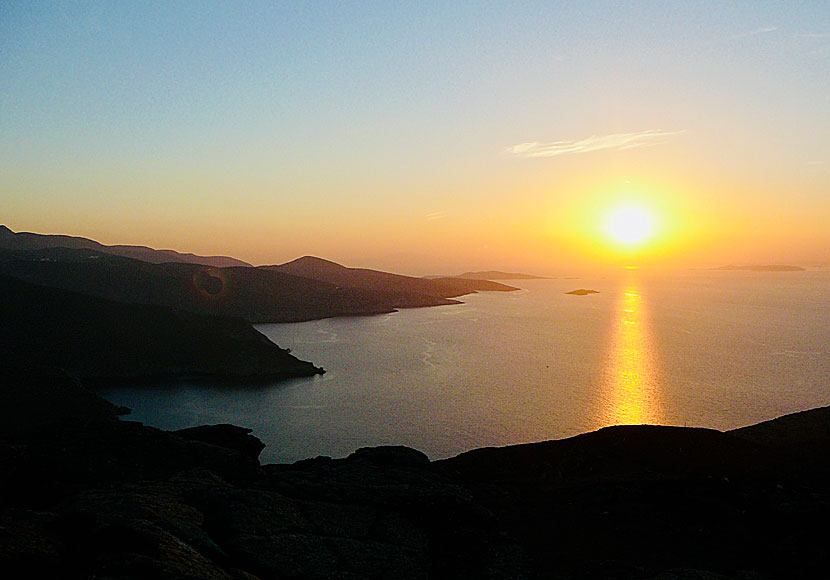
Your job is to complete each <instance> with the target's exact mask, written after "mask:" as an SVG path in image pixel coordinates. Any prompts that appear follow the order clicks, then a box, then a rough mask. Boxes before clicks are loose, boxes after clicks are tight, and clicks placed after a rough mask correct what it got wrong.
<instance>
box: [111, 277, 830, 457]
mask: <svg viewBox="0 0 830 580" xmlns="http://www.w3.org/2000/svg"><path fill="white" fill-rule="evenodd" d="M506 283H508V284H511V285H514V286H517V287H519V288H521V289H520V290H519V291H516V292H480V293H477V294H472V295H468V296H464V297H462V298H461V300H463V304H459V305H453V306H440V307H432V308H416V309H405V310H401V311H399V312H395V313H392V314H386V315H379V316H370V317H354V318H332V319H325V320H317V321H312V322H303V323H292V324H263V325H258V326H257V328H258V330H259V331H260V332H262V333H263V334H265V335H266V336H267V337H268V338H269V339H271V340H272V341H274V342H276V343H277V344H279V345H280V346H282V347H288V348H290V349H291V352H292V353H293V354H294V355H296V356H298V357H299V358H301V359H304V360H309V361H312V362H313V363H314V364H316V365H318V366H322V367H324V368H325V369H326V371H327V372H326V373H325V374H324V375H321V376H316V377H312V378H303V379H292V380H286V381H280V382H266V383H257V384H238V385H228V384H216V383H211V382H206V381H203V380H202V381H199V380H175V381H165V382H163V383H160V384H158V385H155V386H153V387H152V388H148V387H147V386H146V385H145V386H141V387H138V386H124V385H113V386H111V387H109V388H106V389H104V390H103V391H102V392H101V394H102V395H103V396H104V397H105V398H107V399H108V400H110V401H112V402H114V403H116V404H119V405H125V406H127V407H130V408H131V409H132V410H133V412H132V414H131V416H130V417H128V418H129V419H131V420H135V421H141V422H143V423H145V424H148V425H152V426H156V427H160V428H164V429H179V428H184V427H190V426H195V425H203V424H217V423H233V424H236V425H240V426H245V427H249V428H251V429H253V434H254V435H256V436H257V437H259V438H260V439H262V440H263V442H265V444H266V448H265V450H264V451H263V453H262V456H261V459H262V460H263V462H266V463H288V462H294V461H297V460H300V459H306V458H310V457H317V456H330V457H345V456H347V455H348V454H350V453H352V452H353V451H355V450H356V449H358V448H361V447H366V446H377V445H406V446H409V447H414V448H416V449H419V450H421V451H423V452H424V453H426V454H427V455H428V456H429V457H430V458H431V459H440V458H446V457H451V456H454V455H457V454H459V453H462V452H464V451H467V450H470V449H474V448H479V447H486V446H502V445H512V444H518V443H527V442H534V441H543V440H549V439H561V438H565V437H570V436H574V435H577V434H580V433H585V432H588V431H592V430H595V429H599V428H601V427H605V426H609V425H619V424H645V423H648V424H662V425H681V426H697V427H708V428H713V429H720V430H726V429H732V428H736V427H741V426H745V425H750V424H753V423H757V422H760V421H764V420H767V419H772V418H774V417H777V416H780V415H784V414H787V413H792V412H796V411H801V410H807V409H811V408H815V407H820V406H825V405H830V271H827V270H808V271H800V272H754V271H716V270H691V271H687V272H683V273H680V274H671V275H656V274H648V273H645V272H642V271H639V270H632V271H626V272H625V273H623V274H620V275H615V276H606V277H596V278H591V277H582V278H573V277H561V278H553V279H545V280H515V281H507V282H506ZM579 288H584V289H589V290H594V291H596V293H591V294H586V295H574V294H568V292H570V291H572V290H576V289H579Z"/></svg>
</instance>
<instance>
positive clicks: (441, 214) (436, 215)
mask: <svg viewBox="0 0 830 580" xmlns="http://www.w3.org/2000/svg"><path fill="white" fill-rule="evenodd" d="M445 217H447V212H445V211H434V212H432V213H428V214H427V215H425V216H424V219H425V220H427V221H432V220H442V219H444V218H445Z"/></svg>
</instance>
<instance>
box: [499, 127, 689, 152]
mask: <svg viewBox="0 0 830 580" xmlns="http://www.w3.org/2000/svg"><path fill="white" fill-rule="evenodd" d="M683 133H685V131H662V130H655V129H652V130H648V131H640V132H639V133H612V134H610V135H592V136H590V137H588V138H587V139H581V140H579V141H553V142H550V143H539V142H536V141H533V142H529V143H520V144H518V145H513V146H512V147H508V148H507V153H509V154H512V155H518V156H520V157H556V156H557V155H567V154H569V153H590V152H592V151H602V150H604V149H613V150H617V151H624V150H626V149H635V148H637V147H653V146H655V145H662V144H664V143H666V142H667V141H668V140H669V138H670V137H673V136H675V135H681V134H683Z"/></svg>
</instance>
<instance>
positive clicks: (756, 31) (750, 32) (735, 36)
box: [727, 26, 778, 40]
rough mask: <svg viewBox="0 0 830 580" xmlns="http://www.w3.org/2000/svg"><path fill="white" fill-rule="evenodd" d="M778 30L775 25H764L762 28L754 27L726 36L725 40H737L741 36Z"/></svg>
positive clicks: (747, 36) (745, 36) (746, 36)
mask: <svg viewBox="0 0 830 580" xmlns="http://www.w3.org/2000/svg"><path fill="white" fill-rule="evenodd" d="M776 30H778V27H777V26H764V27H763V28H756V29H755V30H750V31H749V32H741V33H740V34H735V35H733V36H730V37H729V38H727V40H739V39H741V38H749V37H750V36H758V35H759V34H768V33H770V32H775V31H776Z"/></svg>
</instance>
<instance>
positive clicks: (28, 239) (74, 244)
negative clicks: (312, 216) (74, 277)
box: [0, 225, 251, 268]
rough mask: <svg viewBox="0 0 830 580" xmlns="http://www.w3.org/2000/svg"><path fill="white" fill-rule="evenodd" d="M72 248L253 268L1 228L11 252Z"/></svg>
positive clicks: (1, 240) (228, 260)
mask: <svg viewBox="0 0 830 580" xmlns="http://www.w3.org/2000/svg"><path fill="white" fill-rule="evenodd" d="M58 247H62V248H72V249H82V250H97V251H99V252H103V253H106V254H112V255H114V256H122V257H127V258H134V259H137V260H142V261H144V262H150V263H153V264H163V263H170V262H181V263H187V264H201V265H204V266H214V267H217V268H222V267H228V266H251V264H249V263H248V262H244V261H242V260H238V259H236V258H232V257H230V256H199V255H196V254H191V253H182V252H178V251H176V250H157V249H155V248H151V247H149V246H132V245H123V244H118V245H113V246H108V245H105V244H102V243H100V242H97V241H95V240H93V239H90V238H84V237H80V236H68V235H64V234H37V233H33V232H15V231H13V230H11V229H10V228H9V227H7V226H5V225H0V248H6V249H10V250H40V249H45V248H58Z"/></svg>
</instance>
